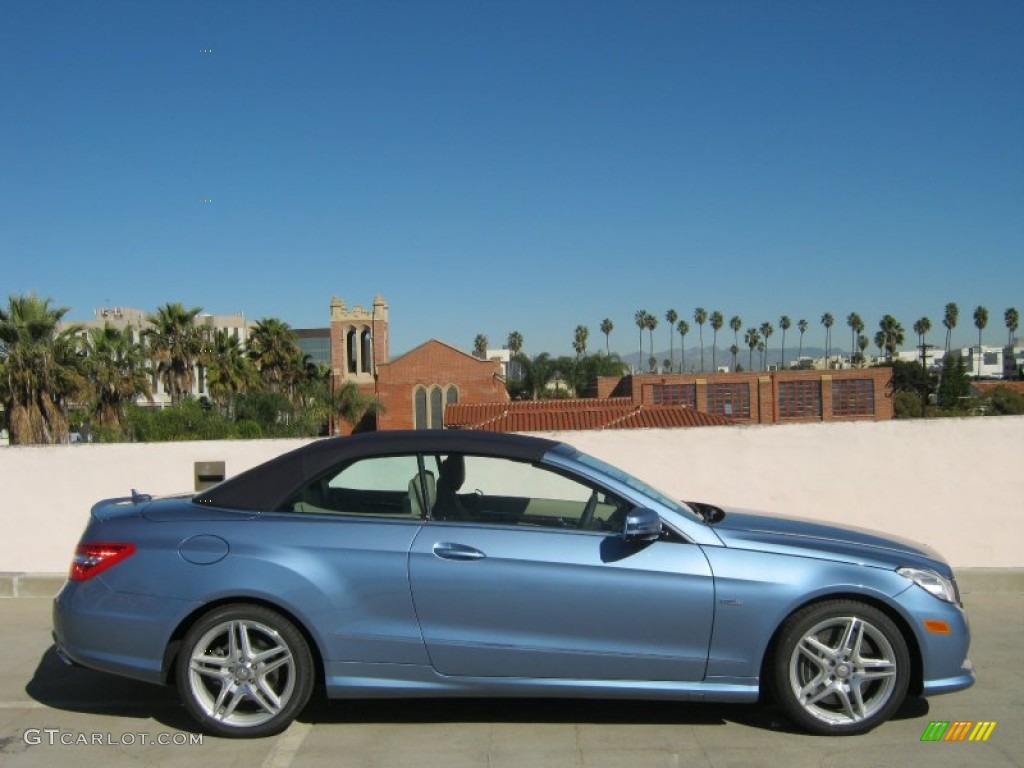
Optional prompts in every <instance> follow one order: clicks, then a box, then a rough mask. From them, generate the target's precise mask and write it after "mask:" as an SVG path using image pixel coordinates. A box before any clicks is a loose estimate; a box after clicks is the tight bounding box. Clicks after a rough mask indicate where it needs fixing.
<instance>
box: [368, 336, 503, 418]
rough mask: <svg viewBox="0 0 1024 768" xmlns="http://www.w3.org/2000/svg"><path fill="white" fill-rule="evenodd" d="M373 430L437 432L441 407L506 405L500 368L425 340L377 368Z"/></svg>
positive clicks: (494, 362) (435, 340)
mask: <svg viewBox="0 0 1024 768" xmlns="http://www.w3.org/2000/svg"><path fill="white" fill-rule="evenodd" d="M376 394H377V397H378V399H379V400H380V401H381V402H382V403H383V404H384V406H385V408H386V409H387V410H386V411H385V412H384V413H383V414H380V415H379V416H378V417H377V428H378V429H441V428H443V427H444V426H446V424H445V423H444V413H445V407H446V406H450V405H453V404H455V403H492V402H494V401H507V400H508V399H509V398H508V391H507V390H506V389H505V381H504V379H502V377H501V364H500V363H498V362H497V361H494V360H481V359H480V358H478V357H473V356H472V355H470V354H468V353H466V352H463V351H462V350H459V349H456V348H455V347H453V346H451V345H450V344H445V343H444V342H443V341H438V340H437V339H431V340H430V341H427V342H424V343H423V344H420V345H419V346H418V347H416V348H415V349H413V350H410V351H409V352H406V353H405V354H404V355H402V356H401V357H397V358H395V359H394V360H392V361H391V362H388V363H381V364H379V365H378V366H377V389H376Z"/></svg>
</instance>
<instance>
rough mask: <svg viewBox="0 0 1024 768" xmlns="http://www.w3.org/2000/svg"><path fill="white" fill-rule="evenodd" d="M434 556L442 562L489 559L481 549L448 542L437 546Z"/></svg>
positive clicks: (435, 546) (439, 543)
mask: <svg viewBox="0 0 1024 768" xmlns="http://www.w3.org/2000/svg"><path fill="white" fill-rule="evenodd" d="M434 554H435V555H436V556H437V557H440V558H441V559H442V560H483V559H484V558H485V557H487V555H485V554H484V553H483V552H481V551H480V550H479V549H474V548H473V547H467V546H466V545H465V544H453V543H451V542H447V541H440V542H438V543H437V544H435V545H434Z"/></svg>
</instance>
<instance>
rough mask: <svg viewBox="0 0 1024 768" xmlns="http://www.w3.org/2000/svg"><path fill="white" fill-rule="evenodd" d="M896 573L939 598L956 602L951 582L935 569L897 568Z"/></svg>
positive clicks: (954, 589) (948, 601)
mask: <svg viewBox="0 0 1024 768" xmlns="http://www.w3.org/2000/svg"><path fill="white" fill-rule="evenodd" d="M896 573H898V574H899V575H900V576H904V577H906V578H908V579H910V580H911V581H912V582H914V583H915V584H917V586H919V587H921V589H924V590H926V591H927V592H929V593H931V594H933V595H935V597H937V598H939V600H945V601H946V602H947V603H955V602H957V596H956V587H954V586H953V582H952V581H950V580H949V579H947V578H944V577H942V576H940V575H939V574H937V573H936V572H935V571H928V570H925V569H923V568H898V569H896Z"/></svg>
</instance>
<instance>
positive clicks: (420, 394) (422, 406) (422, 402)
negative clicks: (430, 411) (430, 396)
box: [412, 387, 427, 429]
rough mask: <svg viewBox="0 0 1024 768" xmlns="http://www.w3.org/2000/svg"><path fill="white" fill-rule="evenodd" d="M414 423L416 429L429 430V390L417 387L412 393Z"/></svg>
mask: <svg viewBox="0 0 1024 768" xmlns="http://www.w3.org/2000/svg"><path fill="white" fill-rule="evenodd" d="M412 412H413V423H414V424H415V425H416V429H426V428H427V390H425V389H424V388H423V387H416V389H414V390H413V392H412Z"/></svg>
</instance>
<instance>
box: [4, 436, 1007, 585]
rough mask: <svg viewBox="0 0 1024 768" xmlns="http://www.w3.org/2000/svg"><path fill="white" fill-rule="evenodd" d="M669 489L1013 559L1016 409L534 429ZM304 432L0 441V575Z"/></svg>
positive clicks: (982, 563)
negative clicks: (121, 441) (118, 508)
mask: <svg viewBox="0 0 1024 768" xmlns="http://www.w3.org/2000/svg"><path fill="white" fill-rule="evenodd" d="M544 436H545V437H555V438H556V439H560V440H565V441H566V442H569V443H572V444H574V445H576V446H577V447H578V448H580V449H581V450H584V451H586V452H587V453H591V454H593V455H595V456H598V457H600V458H602V459H605V460H607V461H610V462H612V463H614V464H618V465H619V466H621V467H623V468H624V469H626V470H628V471H630V472H633V473H634V474H636V475H639V476H640V477H642V478H644V479H645V480H647V481H648V482H650V483H651V484H652V485H655V486H656V487H658V488H660V489H662V490H664V491H667V492H668V493H669V494H671V495H672V496H674V497H677V498H682V499H691V500H694V501H709V502H714V503H718V504H723V505H732V506H740V507H746V508H749V509H759V510H765V511H770V512H777V513H780V514H787V515H792V516H799V517H813V518H817V519H821V520H828V521H835V522H842V523H845V524H848V525H855V526H860V527H864V528H874V529H878V530H882V531H887V532H889V533H892V534H896V535H899V536H904V537H908V538H912V539H917V540H920V541H925V542H927V543H928V544H930V545H932V546H933V547H935V549H937V550H938V551H939V552H941V553H942V554H943V555H944V556H945V557H946V558H947V559H948V560H949V561H950V562H951V563H952V564H953V565H954V566H956V567H959V568H965V567H1012V568H1019V567H1024V549H1022V548H1021V546H1020V542H1021V541H1024V514H1022V506H1024V471H1022V466H1021V455H1022V454H1021V452H1020V449H1021V444H1022V439H1024V417H1002V418H973V419H937V420H929V421H887V422H852V423H816V424H792V425H785V426H737V427H707V428H698V429H679V430H637V431H626V430H613V431H607V432H572V433H569V432H562V433H554V434H546V435H544ZM304 442H306V441H302V440H254V441H223V442H187V443H150V444H138V445H66V446H45V447H43V446H41V447H8V448H0V489H2V496H0V572H29V573H47V572H50V573H57V572H63V571H66V570H67V567H68V564H69V561H70V558H71V554H72V552H73V550H74V546H75V543H76V542H77V540H78V537H79V535H80V534H81V531H82V529H83V527H84V526H85V523H86V516H87V514H88V511H89V508H90V507H91V506H92V504H93V503H94V502H96V501H97V500H99V499H101V498H105V497H110V496H127V495H128V494H129V493H130V491H131V489H132V488H137V489H138V490H140V491H143V492H146V493H152V494H154V495H156V494H168V493H176V492H185V491H190V490H191V489H192V487H193V465H194V462H197V461H224V462H226V469H227V473H228V474H229V475H234V474H237V473H238V472H241V471H243V470H245V469H248V468H249V467H252V466H254V465H256V464H258V463H260V462H262V461H264V460H266V459H269V458H271V457H273V456H276V455H278V454H280V453H284V452H285V451H287V450H291V449H292V448H295V447H297V446H299V445H301V444H303V443H304Z"/></svg>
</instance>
